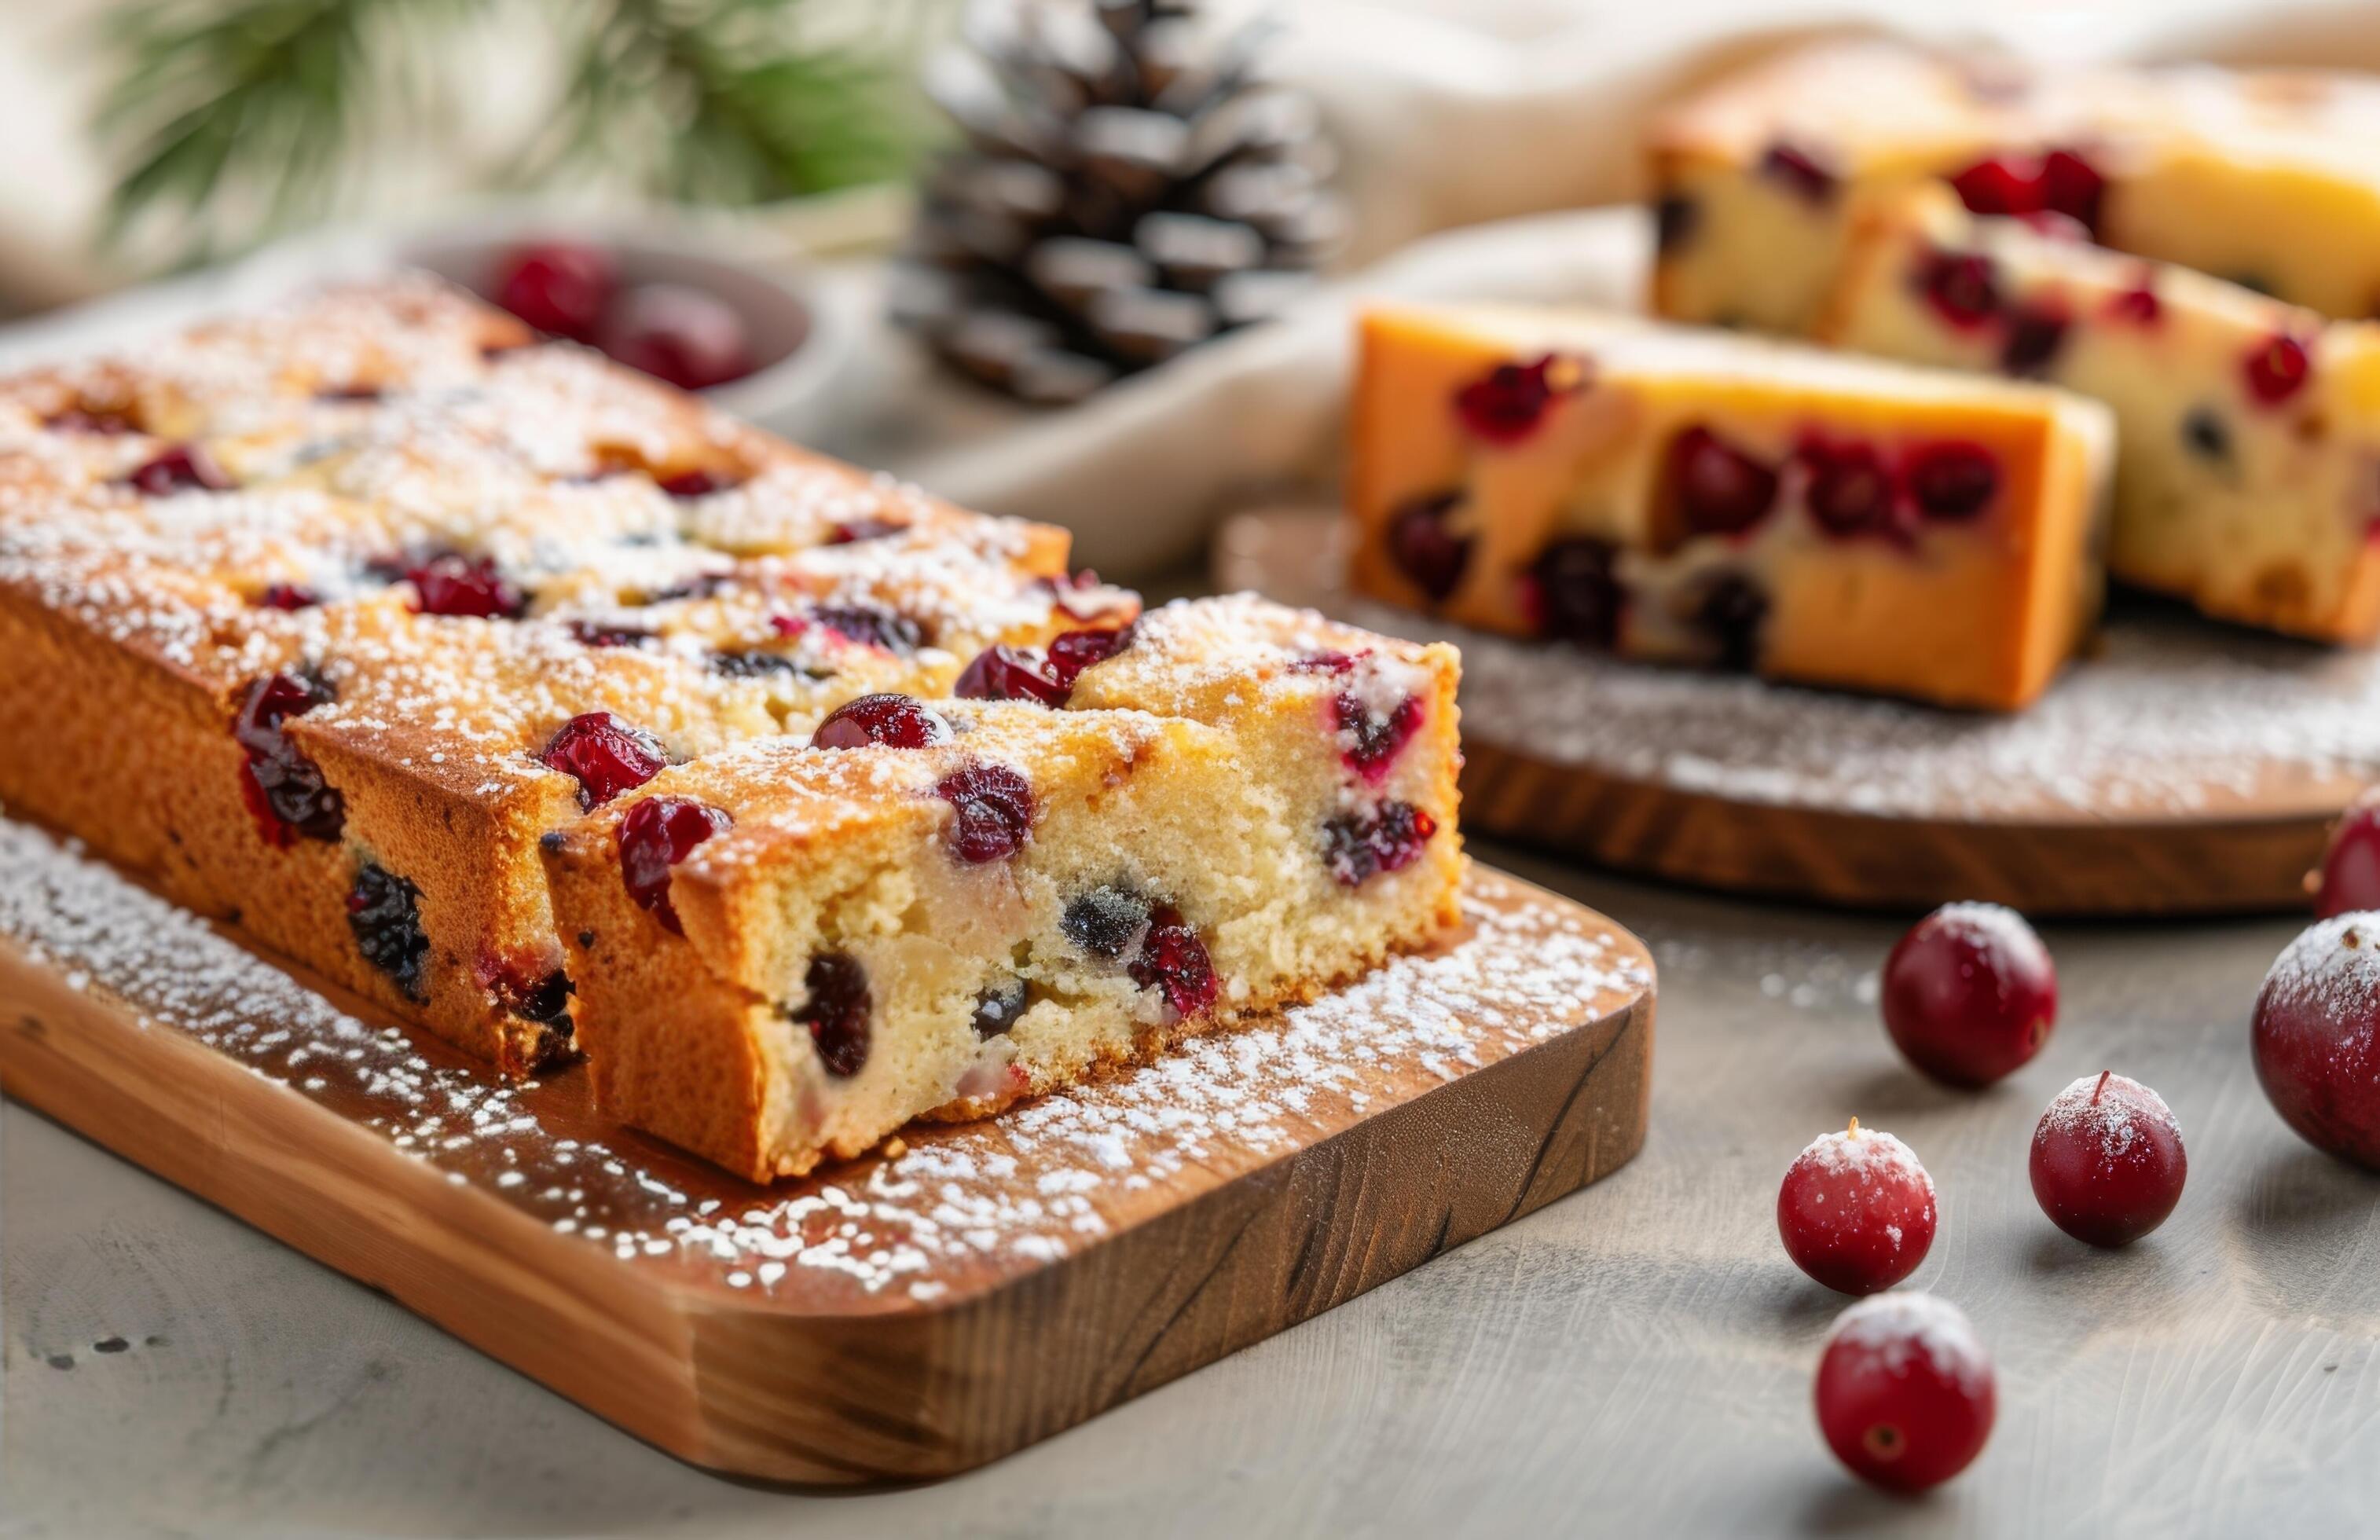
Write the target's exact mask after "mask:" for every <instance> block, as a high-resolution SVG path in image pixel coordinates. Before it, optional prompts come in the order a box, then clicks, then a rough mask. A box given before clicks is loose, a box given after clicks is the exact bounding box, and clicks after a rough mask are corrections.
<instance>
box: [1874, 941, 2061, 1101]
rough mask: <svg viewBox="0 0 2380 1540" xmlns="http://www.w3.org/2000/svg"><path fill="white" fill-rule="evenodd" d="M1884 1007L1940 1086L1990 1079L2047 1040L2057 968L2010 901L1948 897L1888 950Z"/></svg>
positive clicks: (1907, 1051)
mask: <svg viewBox="0 0 2380 1540" xmlns="http://www.w3.org/2000/svg"><path fill="white" fill-rule="evenodd" d="M1883 1008H1884V1025H1885V1027H1886V1029H1887V1030H1888V1031H1889V1032H1890V1033H1891V1034H1892V1040H1893V1042H1894V1044H1895V1045H1897V1046H1898V1047H1899V1048H1900V1051H1901V1053H1902V1054H1903V1055H1905V1056H1906V1057H1907V1058H1908V1060H1909V1061H1910V1062H1911V1063H1913V1064H1914V1065H1916V1066H1917V1067H1918V1068H1919V1069H1920V1070H1923V1071H1924V1072H1925V1073H1927V1074H1929V1075H1931V1076H1933V1077H1934V1078H1935V1079H1936V1080H1938V1081H1941V1082H1943V1083H1944V1084H1946V1085H1966V1086H1976V1085H1990V1084H1991V1083H1992V1082H1993V1081H1995V1080H1998V1079H1999V1078H2000V1077H2001V1076H2003V1075H2005V1074H2007V1073H2010V1071H2012V1070H2014V1069H2016V1068H2017V1067H2018V1066H2020V1065H2022V1064H2023V1063H2024V1062H2025V1061H2028V1060H2030V1059H2031V1058H2032V1057H2033V1056H2034V1054H2036V1053H2039V1052H2040V1051H2041V1046H2042V1045H2043V1044H2044V1043H2046V1042H2047V1041H2048V1040H2049V1033H2050V1029H2051V1028H2052V1027H2053V1026H2055V1025H2057V1022H2058V971H2057V969H2056V967H2055V966H2053V965H2052V964H2051V963H2050V960H2049V949H2048V948H2047V947H2045V946H2043V945H2042V944H2041V938H2040V937H2039V936H2037V935H2035V934H2034V929H2033V927H2031V926H2029V925H2027V924H2025V922H2024V918H2023V916H2021V915H2019V914H2018V913H2017V912H2016V911H2015V910H2013V909H2009V908H2005V907H2003V906H2002V905H2000V904H1997V903H1946V904H1944V905H1943V906H1942V907H1941V908H1939V909H1937V910H1935V911H1934V912H1933V913H1932V914H1930V915H1928V916H1925V918H1924V919H1922V920H1920V921H1918V922H1917V924H1916V925H1914V926H1913V927H1912V928H1910V931H1909V933H1908V934H1907V935H1905V936H1903V937H1901V939H1900V943H1899V944H1898V945H1896V946H1895V947H1894V948H1893V949H1892V955H1891V956H1890V957H1889V958H1888V959H1887V960H1886V962H1885V964H1884V977H1883Z"/></svg>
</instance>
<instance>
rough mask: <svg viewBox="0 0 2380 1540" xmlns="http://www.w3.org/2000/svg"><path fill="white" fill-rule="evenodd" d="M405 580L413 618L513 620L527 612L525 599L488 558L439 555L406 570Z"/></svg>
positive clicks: (453, 553) (449, 554)
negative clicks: (410, 589)
mask: <svg viewBox="0 0 2380 1540" xmlns="http://www.w3.org/2000/svg"><path fill="white" fill-rule="evenodd" d="M405 577H406V581H407V582H409V583H411V584H412V585H413V592H414V601H413V608H414V612H415V613H417V614H424V615H460V616H468V617H470V618H474V619H479V620H517V619H519V618H520V616H522V615H523V614H525V613H527V612H528V598H527V596H525V595H524V594H523V593H522V592H521V590H520V588H518V586H516V584H515V583H514V582H513V581H512V580H511V579H510V578H508V577H506V576H504V574H503V573H502V572H500V571H498V570H497V567H496V564H495V561H494V559H493V558H492V557H487V556H466V555H464V554H462V553H461V552H453V551H449V552H441V553H440V554H438V555H435V556H432V557H430V558H429V559H427V560H426V561H422V562H419V563H418V564H414V565H412V566H409V567H407V568H406V571H405Z"/></svg>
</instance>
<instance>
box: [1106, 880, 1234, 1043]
mask: <svg viewBox="0 0 2380 1540" xmlns="http://www.w3.org/2000/svg"><path fill="white" fill-rule="evenodd" d="M1126 971H1127V972H1129V973H1130V974H1131V976H1132V981H1133V982H1134V983H1135V984H1137V985H1139V986H1140V987H1141V988H1144V989H1147V988H1155V989H1156V990H1157V991H1158V992H1159V993H1160V994H1162V995H1163V996H1164V997H1165V1003H1166V1004H1168V1005H1170V1006H1172V1008H1173V1013H1174V1014H1175V1015H1177V1016H1196V1015H1197V1014H1199V1013H1201V1012H1203V1011H1205V1010H1206V1009H1207V1008H1208V1007H1209V1006H1211V1005H1213V1004H1214V1003H1215V997H1216V995H1217V994H1219V993H1220V985H1219V984H1218V983H1217V982H1216V979H1215V964H1214V963H1213V962H1212V960H1210V959H1209V958H1208V955H1207V943H1206V942H1205V941H1203V940H1199V939H1198V932H1197V931H1196V930H1194V929H1192V928H1190V926H1189V924H1188V923H1187V922H1186V921H1184V919H1183V917H1182V915H1181V912H1180V911H1178V910H1176V909H1174V908H1172V906H1171V905H1167V904H1160V905H1159V906H1158V907H1157V908H1154V909H1151V910H1150V911H1149V912H1148V930H1147V934H1146V935H1144V936H1143V937H1142V938H1141V941H1140V955H1139V957H1137V958H1136V959H1135V960H1134V962H1133V963H1132V965H1131V966H1130V968H1129V969H1127V970H1126Z"/></svg>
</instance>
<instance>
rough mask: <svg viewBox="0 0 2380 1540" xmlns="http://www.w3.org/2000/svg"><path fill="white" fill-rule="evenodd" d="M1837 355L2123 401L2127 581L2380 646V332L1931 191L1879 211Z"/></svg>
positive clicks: (1833, 305)
mask: <svg viewBox="0 0 2380 1540" xmlns="http://www.w3.org/2000/svg"><path fill="white" fill-rule="evenodd" d="M1817 335H1818V337H1819V340H1821V341H1824V342H1828V343H1832V344H1836V345H1838V346H1843V347H1848V348H1852V349H1856V350H1858V351H1860V352H1863V353H1870V354H1879V355H1883V356H1887V357H1890V358H1904V359H1908V360H1911V361H1913V362H1916V363H1923V364H1934V365H1945V366H1949V367H1953V368H1963V369H1970V370H1986V371H1989V370H1997V371H1999V372H2002V373H2008V374H2014V375H2022V376H2028V377H2032V378H2037V379H2041V380H2045V381H2048V382H2053V383H2056V384H2059V385H2064V386H2067V387H2069V388H2070V389H2073V390H2076V391H2079V392H2082V393H2083V394H2087V395H2091V396H2095V397H2096V398H2098V399H2099V400H2101V401H2104V402H2106V403H2107V405H2108V406H2109V407H2110V408H2111V409H2112V410H2113V411H2114V413H2115V417H2116V424H2117V430H2118V442H2117V459H2116V491H2115V518H2114V528H2113V538H2112V540H2110V542H2109V545H2108V551H2107V570H2108V572H2109V574H2110V576H2115V577H2118V578H2121V579H2123V580H2125V581H2127V582H2130V583H2133V584H2137V585H2139V586H2141V587H2143V588H2154V589H2157V590H2159V591H2162V592H2166V593H2170V594H2173V595H2176V596H2178V597H2180V598H2182V599H2186V600H2190V601H2191V602H2192V603H2193V604H2195V605H2197V607H2198V608H2199V609H2201V610H2203V611H2204V612H2206V613H2208V614H2211V615H2216V616H2220V617H2222V618H2224V619H2227V620H2232V621H2240V622H2244V623H2247V624H2255V625H2262V626H2267V627H2270V628H2272V629H2275V630H2279V631H2284V632H2289V633H2291V634H2293V635H2296V636H2301V637H2313V638H2317V639H2321V640H2325V641H2350V642H2363V641H2369V640H2371V639H2372V637H2373V636H2374V632H2375V630H2380V541H2375V540H2374V535H2375V533H2380V325H2374V324H2373V323H2372V322H2369V321H2325V319H2324V318H2323V317H2322V316H2321V315H2320V314H2318V313H2317V312H2315V311H2313V310H2309V309H2301V308H2299V307H2296V306H2291V305H2288V304H2284V303H2283V302H2281V301H2280V300H2277V299H2273V298H2270V297H2266V296H2264V295H2261V294H2257V293H2255V292H2254V291H2253V290H2250V289H2246V288H2242V287H2240V286H2239V285H2235V284H2228V283H2224V282H2222V281H2221V280H2219V279H2216V278H2210V277H2207V276H2206V275H2205V274H2204V273H2197V272H2194V271H2192V270H2190V269H2187V268H2180V267H2174V266H2170V265H2167V264H2163V263H2156V262H2151V261H2144V260H2143V259H2141V258H2138V257H2132V256H2127V255H2122V254H2119V253H2117V252H2113V251H2109V250H2107V249H2104V248H2101V247H2096V246H2093V245H2090V244H2088V243H2087V242H2084V241H2082V240H2080V239H2078V238H2074V237H2072V236H2068V235H2064V234H2060V233H2059V232H2058V230H2057V229H2056V228H2055V227H2052V228H2051V229H2049V230H2047V231H2045V230H2043V229H2040V228H2036V227H2035V226H2034V225H2033V224H2027V223H2026V222H2023V221H2021V220H2015V219H2001V218H1981V217H1978V216H1976V215H1973V214H1971V213H1969V212H1967V211H1966V210H1965V209H1964V208H1962V207H1961V204H1960V201H1959V200H1958V199H1957V198H1956V197H1955V196H1953V195H1952V194H1951V193H1950V191H1949V189H1948V188H1942V187H1940V186H1938V185H1930V184H1929V185H1922V186H1919V187H1915V188H1909V189H1907V190H1906V191H1905V192H1903V193H1902V194H1901V195H1900V196H1898V197H1894V198H1890V199H1885V200H1878V201H1877V202H1876V204H1875V205H1874V206H1873V207H1871V208H1869V209H1868V210H1866V211H1865V212H1863V214H1862V215H1861V217H1860V219H1859V222H1858V228H1857V230H1856V231H1855V233H1854V235H1853V237H1852V246H1851V249H1850V254H1849V256H1848V257H1847V259H1846V261H1845V263H1844V266H1843V273H1842V278H1841V282H1840V284H1839V285H1838V286H1837V288H1836V291H1835V293H1834V295H1833V296H1832V297H1831V298H1830V300H1829V302H1828V309H1827V310H1826V312H1825V313H1824V314H1823V315H1822V316H1821V318H1820V320H1819V322H1818V328H1817Z"/></svg>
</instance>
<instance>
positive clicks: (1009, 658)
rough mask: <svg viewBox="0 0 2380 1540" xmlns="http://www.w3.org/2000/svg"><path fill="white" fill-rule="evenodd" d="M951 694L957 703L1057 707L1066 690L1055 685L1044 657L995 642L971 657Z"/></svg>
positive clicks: (1031, 651) (1055, 676) (1064, 687)
mask: <svg viewBox="0 0 2380 1540" xmlns="http://www.w3.org/2000/svg"><path fill="white" fill-rule="evenodd" d="M951 693H952V694H953V695H955V696H957V697H959V698H960V699H961V700H1038V701H1039V702H1040V703H1041V704H1042V705H1044V706H1050V707H1058V706H1063V705H1064V704H1065V703H1066V696H1067V693H1068V688H1067V686H1066V685H1061V684H1060V683H1058V678H1057V674H1056V673H1055V672H1054V671H1052V670H1051V668H1050V661H1049V660H1048V659H1047V658H1045V657H1043V656H1041V655H1040V654H1039V653H1037V652H1035V651H1033V650H1032V649H1028V648H1021V647H1008V646H1005V645H1002V644H997V643H996V644H994V645H993V646H990V647H988V648H985V649H983V650H982V651H981V652H978V653H977V654H976V655H975V661H973V662H971V663H969V664H967V666H966V668H965V670H964V671H962V672H961V673H960V674H959V678H958V683H957V684H956V685H953V686H952V687H951Z"/></svg>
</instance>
